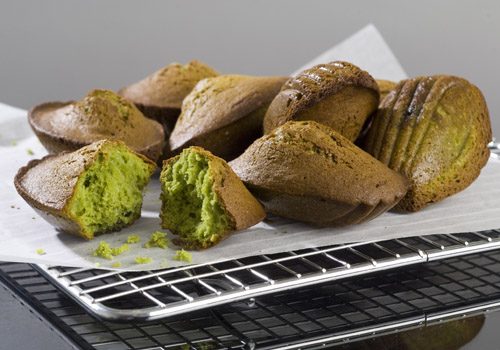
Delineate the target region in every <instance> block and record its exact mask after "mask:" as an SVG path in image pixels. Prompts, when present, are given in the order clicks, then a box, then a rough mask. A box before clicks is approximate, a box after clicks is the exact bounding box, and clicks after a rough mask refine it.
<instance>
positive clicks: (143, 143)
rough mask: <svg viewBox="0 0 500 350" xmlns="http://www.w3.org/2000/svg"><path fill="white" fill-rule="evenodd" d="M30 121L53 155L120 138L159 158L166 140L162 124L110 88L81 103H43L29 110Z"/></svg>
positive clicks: (146, 154) (135, 147)
mask: <svg viewBox="0 0 500 350" xmlns="http://www.w3.org/2000/svg"><path fill="white" fill-rule="evenodd" d="M28 120H29V123H30V125H31V128H32V129H33V131H34V132H35V134H36V135H37V137H38V139H39V140H40V142H41V143H42V144H43V145H44V147H45V148H46V149H47V151H49V153H53V154H57V153H60V152H62V151H75V150H77V149H79V148H81V147H83V146H86V145H89V144H91V143H93V142H96V141H99V140H103V139H116V140H121V141H123V142H125V143H126V144H127V145H128V146H129V147H131V148H132V149H133V150H135V151H136V152H139V153H141V154H143V155H145V156H146V157H148V158H149V159H151V160H153V161H156V160H157V159H158V158H159V156H160V155H161V152H162V149H163V145H164V143H165V137H164V133H163V128H162V126H161V125H160V124H159V123H157V122H155V121H154V120H151V119H149V118H146V117H145V116H144V115H143V114H142V113H141V112H140V111H139V110H138V109H137V107H135V106H134V104H133V103H132V102H129V101H127V100H125V99H124V98H122V97H120V96H118V95H116V94H115V93H114V92H112V91H108V90H93V91H90V92H89V93H88V94H87V96H85V97H84V98H83V99H82V100H80V101H77V102H75V101H71V102H49V103H43V104H41V105H38V106H36V107H34V108H33V109H32V110H31V111H30V112H29V114H28Z"/></svg>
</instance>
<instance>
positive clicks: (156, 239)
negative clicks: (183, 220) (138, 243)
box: [144, 231, 168, 249]
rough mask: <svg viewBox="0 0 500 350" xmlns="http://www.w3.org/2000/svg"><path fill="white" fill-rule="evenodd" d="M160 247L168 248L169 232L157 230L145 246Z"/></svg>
mask: <svg viewBox="0 0 500 350" xmlns="http://www.w3.org/2000/svg"><path fill="white" fill-rule="evenodd" d="M153 247H158V248H162V249H167V248H168V238H167V234H166V233H164V232H160V231H155V232H153V233H152V234H151V237H150V238H149V241H148V242H147V243H146V244H144V248H153Z"/></svg>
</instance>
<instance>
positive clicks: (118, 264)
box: [111, 261, 122, 268]
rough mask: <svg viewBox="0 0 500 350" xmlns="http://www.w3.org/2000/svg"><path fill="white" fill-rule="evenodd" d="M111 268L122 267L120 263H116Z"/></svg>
mask: <svg viewBox="0 0 500 350" xmlns="http://www.w3.org/2000/svg"><path fill="white" fill-rule="evenodd" d="M111 267H114V268H118V267H122V263H121V262H119V261H117V262H114V263H113V264H112V265H111Z"/></svg>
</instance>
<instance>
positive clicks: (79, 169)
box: [14, 140, 156, 239]
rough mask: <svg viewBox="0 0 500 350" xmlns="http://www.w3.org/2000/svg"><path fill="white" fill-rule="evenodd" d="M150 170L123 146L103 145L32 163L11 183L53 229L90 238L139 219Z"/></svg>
mask: <svg viewBox="0 0 500 350" xmlns="http://www.w3.org/2000/svg"><path fill="white" fill-rule="evenodd" d="M155 168H156V166H155V164H154V163H153V162H152V161H150V160H149V159H148V158H146V157H144V156H142V155H140V154H138V153H135V152H134V151H132V150H131V149H130V148H128V147H127V146H126V145H125V144H124V143H123V142H121V141H109V140H102V141H98V142H95V143H93V144H91V145H89V146H86V147H83V148H81V149H79V150H77V151H75V152H72V153H62V154H59V155H49V156H46V157H44V158H42V159H39V160H32V161H31V162H29V163H28V164H27V165H26V166H24V167H22V168H21V169H19V171H18V173H17V175H16V177H15V179H14V183H15V186H16V189H17V192H18V193H19V194H20V195H21V197H23V198H24V200H26V202H28V204H29V205H31V206H32V207H33V208H34V209H35V210H36V211H37V212H38V213H39V214H40V215H41V216H42V217H43V218H44V219H46V220H47V221H48V222H50V223H51V224H53V225H54V226H55V227H56V228H58V229H61V230H63V231H65V232H67V233H71V234H74V235H77V236H81V237H83V238H85V239H92V238H94V236H95V235H97V234H100V233H105V232H110V231H117V230H119V229H121V228H123V227H125V226H129V225H131V224H132V223H133V222H134V221H136V220H137V219H138V218H139V217H140V216H141V207H142V195H143V190H144V188H145V186H146V185H147V184H148V182H149V179H150V177H151V175H152V174H153V172H154V170H155Z"/></svg>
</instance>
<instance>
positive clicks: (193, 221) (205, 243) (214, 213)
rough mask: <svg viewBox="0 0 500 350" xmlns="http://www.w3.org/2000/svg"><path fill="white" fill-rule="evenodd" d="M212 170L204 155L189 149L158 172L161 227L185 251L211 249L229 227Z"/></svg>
mask: <svg viewBox="0 0 500 350" xmlns="http://www.w3.org/2000/svg"><path fill="white" fill-rule="evenodd" d="M212 171H213V170H212V169H211V168H210V161H209V159H208V158H207V157H206V156H205V155H203V154H200V153H198V152H197V151H196V149H193V148H188V149H185V150H184V151H182V153H181V154H180V156H178V157H177V159H176V160H175V161H174V162H170V163H167V165H166V166H165V167H164V168H163V171H162V173H161V176H160V181H161V187H162V194H161V200H162V210H161V213H160V217H161V220H162V227H163V228H166V229H170V230H171V231H172V232H173V233H174V234H176V235H179V238H180V243H181V244H182V245H183V246H184V247H185V248H195V249H196V248H207V247H210V246H212V245H213V244H215V243H217V242H218V241H219V240H220V239H221V236H222V235H223V234H224V233H226V232H227V231H228V230H229V228H230V219H229V217H228V216H227V214H226V212H225V210H224V209H223V208H222V205H221V203H220V199H219V198H218V195H217V193H216V192H215V191H214V189H213V186H214V180H213V177H212Z"/></svg>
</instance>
